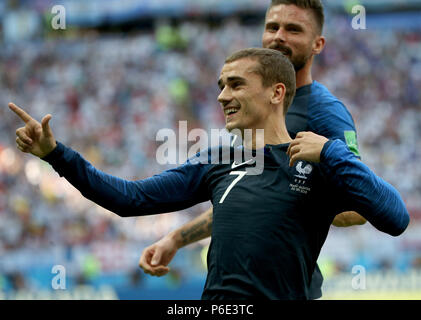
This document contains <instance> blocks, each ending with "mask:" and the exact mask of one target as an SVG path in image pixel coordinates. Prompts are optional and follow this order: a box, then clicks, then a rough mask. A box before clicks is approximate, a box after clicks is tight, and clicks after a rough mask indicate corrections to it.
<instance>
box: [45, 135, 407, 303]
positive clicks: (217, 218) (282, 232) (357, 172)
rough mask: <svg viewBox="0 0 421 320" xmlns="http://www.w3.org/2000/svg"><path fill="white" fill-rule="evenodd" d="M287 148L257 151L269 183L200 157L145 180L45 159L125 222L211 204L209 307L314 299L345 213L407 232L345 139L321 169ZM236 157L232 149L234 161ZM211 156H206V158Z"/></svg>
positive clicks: (71, 159) (60, 148)
mask: <svg viewBox="0 0 421 320" xmlns="http://www.w3.org/2000/svg"><path fill="white" fill-rule="evenodd" d="M227 148H228V147H227ZM287 148H288V144H284V145H277V146H271V145H267V146H266V147H265V148H264V149H261V150H258V151H257V152H263V153H264V154H263V155H264V157H263V159H264V170H263V173H262V174H260V175H252V174H250V175H249V174H248V171H247V170H248V169H250V170H253V167H252V164H251V163H250V162H248V161H247V162H243V163H238V162H235V161H234V162H230V163H227V164H223V163H222V162H220V163H219V164H212V163H214V161H211V160H208V162H207V163H204V162H200V161H198V158H193V159H189V160H188V161H187V162H186V163H185V164H184V165H182V166H179V167H177V168H175V169H171V170H167V171H165V172H163V173H161V174H158V175H155V176H153V177H151V178H148V179H144V180H139V181H127V180H123V179H119V178H117V177H113V176H111V175H108V174H105V173H104V172H101V171H99V170H97V169H96V168H94V167H93V166H92V165H91V164H89V163H88V162H87V161H86V160H84V159H83V157H82V156H81V155H80V154H78V153H77V152H75V151H73V150H72V149H70V148H67V147H65V146H64V145H62V144H61V143H58V145H57V148H55V149H54V150H53V152H51V153H50V154H49V155H48V156H47V157H46V158H44V160H46V161H47V162H49V163H50V164H51V165H52V166H53V168H54V169H55V170H56V171H57V172H58V173H59V174H60V175H61V176H64V177H65V178H66V179H67V180H68V181H69V182H70V183H72V184H73V185H74V186H75V187H76V188H77V189H78V190H80V191H81V193H82V194H83V195H84V196H85V197H86V198H88V199H90V200H92V201H94V202H96V203H98V204H99V205H101V206H103V207H104V208H106V209H108V210H111V211H113V212H115V213H116V214H118V215H120V216H122V217H127V216H142V215H149V214H157V213H165V212H172V211H176V210H181V209H185V208H188V207H190V206H192V205H194V204H197V203H199V202H203V201H207V200H211V201H212V203H213V205H214V213H213V215H214V217H213V224H212V239H211V245H210V248H209V252H208V268H209V272H208V276H207V279H206V284H205V288H204V291H203V296H202V298H203V299H247V298H266V299H309V298H310V294H309V284H310V279H311V276H312V273H313V271H314V268H315V265H316V261H317V257H318V255H319V252H320V249H321V247H322V245H323V243H324V241H325V239H326V236H327V233H328V230H329V227H330V224H331V222H332V220H333V218H334V216H335V215H336V214H337V213H338V212H342V211H347V210H355V211H357V212H359V213H361V214H362V215H363V216H364V217H365V218H366V219H367V220H368V221H370V222H371V224H372V225H373V226H375V227H376V228H377V229H379V230H381V231H383V232H386V233H389V234H391V235H395V236H396V235H399V234H401V233H402V232H403V231H404V230H405V228H406V227H407V225H408V223H409V214H408V212H407V210H406V207H405V204H404V203H403V201H402V199H401V197H400V195H399V194H398V192H397V191H396V190H395V189H394V188H393V187H392V186H391V185H390V184H388V183H387V182H385V181H383V180H382V179H381V178H379V177H377V176H376V175H375V174H374V173H373V172H372V171H371V170H370V169H369V168H368V167H367V166H365V165H364V164H363V163H362V162H361V161H359V160H358V159H357V158H356V157H355V155H354V154H353V153H351V152H350V151H349V149H348V148H347V146H346V145H345V144H344V143H343V142H342V141H340V140H330V141H329V142H327V143H326V144H325V146H324V148H323V150H322V153H321V159H320V160H321V162H320V163H319V164H315V163H308V162H305V161H299V162H298V163H296V164H295V165H294V166H293V167H289V157H288V156H287V154H286V150H287ZM234 149H235V148H233V147H231V148H229V150H228V151H229V153H231V155H232V153H233V152H234ZM217 151H218V150H217ZM219 151H222V149H220V150H219ZM211 154H212V152H211V150H209V151H208V152H207V153H206V152H205V153H204V154H202V159H203V157H205V158H206V157H208V158H209V157H210V155H211ZM220 154H222V152H220ZM234 158H235V157H231V159H234ZM244 160H245V159H244Z"/></svg>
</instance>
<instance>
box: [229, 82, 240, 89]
mask: <svg viewBox="0 0 421 320" xmlns="http://www.w3.org/2000/svg"><path fill="white" fill-rule="evenodd" d="M239 86H241V83H240V82H238V81H237V82H233V83H232V84H231V88H233V89H237V88H238V87H239Z"/></svg>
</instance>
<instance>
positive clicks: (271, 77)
mask: <svg viewBox="0 0 421 320" xmlns="http://www.w3.org/2000/svg"><path fill="white" fill-rule="evenodd" d="M244 58H250V59H255V60H257V62H258V66H257V68H256V70H255V72H256V73H257V74H258V75H260V76H261V77H262V85H263V86H264V87H269V86H272V85H274V84H276V83H283V84H284V85H285V87H286V92H285V98H284V114H286V112H287V110H288V108H289V106H290V105H291V103H292V100H293V99H294V96H295V85H296V83H295V70H294V66H293V65H292V63H291V61H289V59H288V58H287V57H285V56H284V55H283V54H282V53H281V52H279V51H277V50H272V49H263V48H249V49H243V50H240V51H237V52H235V53H234V54H232V55H231V56H229V57H228V58H227V59H226V60H225V63H231V62H234V61H237V60H240V59H244Z"/></svg>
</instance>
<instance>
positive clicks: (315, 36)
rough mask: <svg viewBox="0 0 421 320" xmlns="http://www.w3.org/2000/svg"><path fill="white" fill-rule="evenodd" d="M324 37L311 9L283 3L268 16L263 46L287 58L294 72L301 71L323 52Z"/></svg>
mask: <svg viewBox="0 0 421 320" xmlns="http://www.w3.org/2000/svg"><path fill="white" fill-rule="evenodd" d="M321 38H323V37H321V36H320V35H319V32H318V27H317V23H316V20H315V17H314V16H313V13H312V11H311V10H309V9H302V8H299V7H297V6H295V5H285V4H281V5H277V6H273V7H271V8H270V9H269V10H268V12H267V14H266V20H265V30H264V32H263V36H262V46H263V47H264V48H268V49H275V50H278V51H280V52H282V53H283V54H284V55H286V56H287V57H288V59H290V61H291V62H292V64H293V65H294V68H295V71H300V70H301V69H302V68H303V67H304V66H305V65H306V64H307V63H308V62H309V60H310V58H311V57H312V56H313V55H314V54H319V53H320V52H321V50H322V49H323V45H324V40H322V42H321V41H320V39H321Z"/></svg>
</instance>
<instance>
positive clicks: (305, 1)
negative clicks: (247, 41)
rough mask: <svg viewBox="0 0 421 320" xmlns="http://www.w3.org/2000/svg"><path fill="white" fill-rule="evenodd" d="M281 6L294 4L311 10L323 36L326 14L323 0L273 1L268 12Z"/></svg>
mask: <svg viewBox="0 0 421 320" xmlns="http://www.w3.org/2000/svg"><path fill="white" fill-rule="evenodd" d="M280 4H286V5H290V4H293V5H295V6H297V7H299V8H302V9H311V11H312V12H313V15H314V17H315V19H316V24H317V28H318V30H317V31H318V34H319V35H321V34H322V33H323V26H324V23H325V14H324V11H323V4H322V1H321V0H272V2H271V4H270V6H269V9H268V10H270V9H271V8H272V7H274V6H278V5H280Z"/></svg>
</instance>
